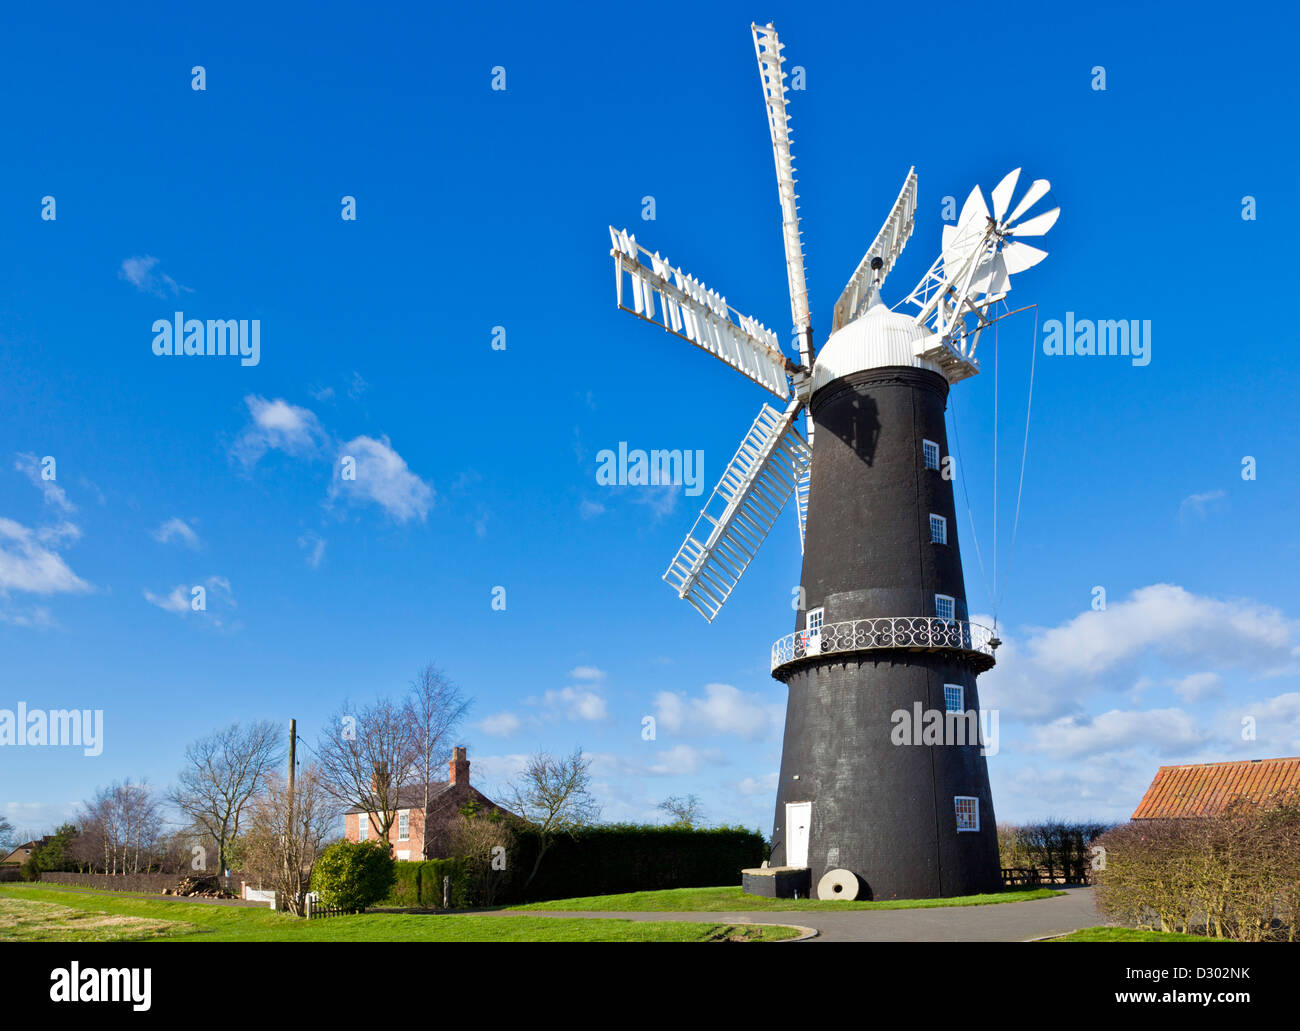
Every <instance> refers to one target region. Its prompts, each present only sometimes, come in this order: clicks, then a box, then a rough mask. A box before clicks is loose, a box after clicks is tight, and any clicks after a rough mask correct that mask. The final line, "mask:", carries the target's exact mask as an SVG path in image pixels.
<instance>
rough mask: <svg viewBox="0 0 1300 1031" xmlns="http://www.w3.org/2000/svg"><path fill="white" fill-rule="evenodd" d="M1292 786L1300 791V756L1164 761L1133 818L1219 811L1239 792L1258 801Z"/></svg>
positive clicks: (1278, 795) (1277, 795) (1279, 794)
mask: <svg viewBox="0 0 1300 1031" xmlns="http://www.w3.org/2000/svg"><path fill="white" fill-rule="evenodd" d="M1292 792H1293V793H1295V794H1296V795H1297V796H1298V797H1300V756H1295V757H1292V758H1290V759H1243V760H1240V761H1237V762H1223V763H1196V764H1193V765H1191V766H1161V767H1160V769H1159V770H1158V771H1157V773H1156V779H1155V780H1153V781H1152V782H1151V786H1150V787H1149V788H1147V793H1146V794H1145V795H1143V796H1142V801H1141V802H1140V803H1138V807H1137V808H1136V809H1135V810H1133V819H1135V820H1177V819H1187V818H1189V817H1196V816H1217V815H1219V814H1220V813H1222V812H1223V810H1224V809H1225V808H1226V807H1227V806H1228V804H1229V803H1230V802H1232V801H1234V800H1236V799H1238V798H1241V799H1245V800H1246V801H1248V802H1253V803H1254V804H1256V805H1258V804H1260V803H1262V802H1267V801H1269V800H1270V799H1278V798H1281V797H1282V796H1284V795H1286V794H1288V793H1292Z"/></svg>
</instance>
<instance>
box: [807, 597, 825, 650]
mask: <svg viewBox="0 0 1300 1031" xmlns="http://www.w3.org/2000/svg"><path fill="white" fill-rule="evenodd" d="M825 625H826V608H825V606H822V605H819V606H818V607H817V608H815V609H809V610H808V614H807V615H806V616H805V617H804V621H803V626H804V631H803V632H804V651H805V653H806V654H808V655H820V654H821V652H822V627H823V626H825Z"/></svg>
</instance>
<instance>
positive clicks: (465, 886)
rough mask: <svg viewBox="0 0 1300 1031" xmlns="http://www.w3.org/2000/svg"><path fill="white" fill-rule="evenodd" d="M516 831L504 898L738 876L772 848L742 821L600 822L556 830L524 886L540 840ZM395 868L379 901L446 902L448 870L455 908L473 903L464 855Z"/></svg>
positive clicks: (703, 883)
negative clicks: (696, 825)
mask: <svg viewBox="0 0 1300 1031" xmlns="http://www.w3.org/2000/svg"><path fill="white" fill-rule="evenodd" d="M515 834H516V837H515V844H514V848H513V849H512V850H511V852H510V854H509V856H508V857H507V862H506V869H505V871H504V872H503V873H502V874H501V877H502V878H503V882H504V883H502V885H501V889H500V890H499V891H498V893H497V898H496V903H497V904H498V905H512V904H514V903H518V902H541V901H544V900H547V899H565V898H575V897H578V896H583V895H614V894H618V893H620V892H625V891H658V890H660V889H664V888H712V887H717V886H718V885H727V884H739V883H740V871H741V870H742V869H744V868H746V867H753V866H758V865H759V864H760V863H761V862H762V861H763V860H764V859H765V858H767V855H768V850H767V843H766V842H765V841H764V840H763V836H762V835H761V834H759V833H758V832H757V831H751V830H746V829H744V828H742V827H711V828H706V829H703V830H691V829H689V828H685V827H662V826H656V825H641V824H602V825H600V826H595V827H587V828H584V829H583V830H579V831H574V832H572V833H569V834H560V835H557V836H556V838H555V840H554V843H553V844H552V845H551V847H550V848H548V849H547V850H546V854H545V855H544V856H543V857H542V863H541V866H540V867H539V868H538V871H537V876H536V877H535V878H534V879H533V882H532V884H530V885H528V886H527V888H525V887H524V882H525V881H526V880H527V879H528V874H529V872H530V871H531V870H532V868H533V863H534V861H535V860H536V858H537V851H538V849H539V848H540V845H541V841H540V836H539V835H538V833H537V831H536V830H534V829H532V828H529V827H516V829H515ZM396 868H397V883H396V885H395V886H394V888H393V890H392V892H391V893H390V894H389V896H388V897H387V898H386V899H384V900H383V901H382V902H380V903H379V905H381V906H387V907H392V908H403V909H414V908H417V907H419V908H426V909H440V908H442V879H443V877H444V876H448V877H451V904H452V907H453V908H460V907H464V906H467V905H472V904H473V900H472V899H471V898H470V890H469V881H470V878H469V876H468V868H467V865H466V862H465V860H463V859H430V860H427V861H425V862H418V861H415V860H398V861H397V864H396Z"/></svg>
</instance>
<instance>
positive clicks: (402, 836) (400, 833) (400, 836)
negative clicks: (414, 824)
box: [397, 809, 411, 841]
mask: <svg viewBox="0 0 1300 1031" xmlns="http://www.w3.org/2000/svg"><path fill="white" fill-rule="evenodd" d="M402 824H406V830H402ZM397 840H398V841H410V840H411V810H409V809H402V810H400V811H399V812H398V814H397Z"/></svg>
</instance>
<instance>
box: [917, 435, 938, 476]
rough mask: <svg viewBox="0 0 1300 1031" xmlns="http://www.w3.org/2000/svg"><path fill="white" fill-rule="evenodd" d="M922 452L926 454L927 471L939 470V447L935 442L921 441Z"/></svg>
mask: <svg viewBox="0 0 1300 1031" xmlns="http://www.w3.org/2000/svg"><path fill="white" fill-rule="evenodd" d="M921 451H922V452H923V453H924V454H925V467H926V468H927V469H938V468H939V445H938V444H936V443H935V442H934V441H933V440H923V441H921Z"/></svg>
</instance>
